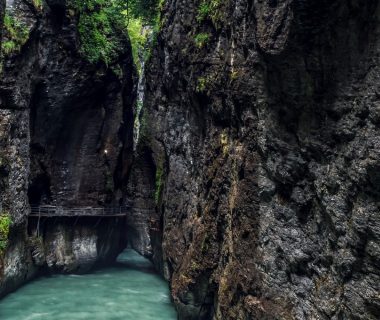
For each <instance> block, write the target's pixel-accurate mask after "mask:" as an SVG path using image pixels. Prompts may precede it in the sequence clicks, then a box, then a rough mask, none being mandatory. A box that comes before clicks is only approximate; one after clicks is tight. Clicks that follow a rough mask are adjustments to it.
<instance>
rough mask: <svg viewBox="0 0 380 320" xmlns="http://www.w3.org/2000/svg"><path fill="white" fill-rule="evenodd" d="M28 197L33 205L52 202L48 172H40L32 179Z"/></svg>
mask: <svg viewBox="0 0 380 320" xmlns="http://www.w3.org/2000/svg"><path fill="white" fill-rule="evenodd" d="M28 198H29V204H30V205H32V206H38V205H40V204H46V203H50V201H51V192H50V178H49V176H48V175H47V174H46V173H41V174H38V175H37V176H36V177H35V178H33V179H32V181H31V183H30V185H29V188H28Z"/></svg>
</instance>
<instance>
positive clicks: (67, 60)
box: [0, 0, 135, 292]
mask: <svg viewBox="0 0 380 320" xmlns="http://www.w3.org/2000/svg"><path fill="white" fill-rule="evenodd" d="M68 3H69V2H67V1H46V2H43V5H42V6H41V7H40V6H38V5H36V3H35V2H33V1H27V0H25V1H24V0H15V1H8V2H7V7H6V11H7V14H8V15H10V16H12V17H14V18H13V19H17V20H16V21H17V24H20V25H22V30H20V33H21V32H22V33H23V34H26V36H24V38H25V39H24V41H23V43H22V44H20V48H18V50H13V51H10V52H5V50H4V57H3V59H2V64H3V70H2V74H1V80H0V187H1V189H0V209H1V211H2V212H1V213H3V212H7V213H9V214H10V216H11V219H12V227H11V232H10V233H11V234H10V241H9V242H10V243H11V245H10V246H9V248H8V250H7V253H6V255H5V258H4V263H3V264H4V277H1V276H0V279H1V278H2V280H0V292H2V291H4V290H6V291H8V290H11V289H13V288H14V287H15V286H16V285H17V284H18V283H20V282H22V281H24V280H25V279H26V278H28V277H29V276H31V273H33V272H32V271H33V270H34V271H35V270H36V269H37V267H38V266H41V265H46V266H47V267H48V268H50V269H51V270H53V271H60V272H71V271H87V270H88V269H89V268H90V267H92V266H94V265H95V264H99V263H104V262H105V261H110V260H112V259H113V258H114V257H115V256H116V255H117V254H118V253H119V252H120V250H121V249H122V248H123V246H125V241H124V240H125V236H124V234H123V233H125V230H124V226H125V224H124V221H121V220H120V219H118V218H114V219H113V218H109V219H108V218H107V219H101V220H98V219H95V218H88V219H79V220H78V221H76V220H75V219H71V220H70V219H61V220H62V221H61V220H60V221H59V223H56V224H53V223H52V222H49V221H44V224H43V225H41V234H42V235H43V241H44V243H42V244H40V245H39V244H38V241H37V242H36V241H35V239H33V238H31V239H28V237H29V236H31V235H35V234H34V233H35V227H36V225H35V223H33V222H30V223H29V235H28V234H27V227H26V225H27V215H28V214H29V212H30V207H29V205H46V204H48V205H58V206H66V207H81V206H95V207H100V206H106V205H112V206H119V205H122V202H121V201H122V199H121V191H118V190H119V189H120V186H121V179H122V175H123V174H125V172H127V171H128V163H129V162H130V161H131V157H132V152H131V150H132V149H131V148H132V142H128V141H131V140H132V138H130V137H132V123H133V117H132V107H131V105H132V101H133V99H134V94H133V92H134V82H135V80H134V78H135V72H134V66H133V62H132V56H131V51H130V44H129V40H128V38H127V36H126V35H123V34H119V35H118V37H120V39H119V41H120V42H121V43H122V46H121V49H120V50H119V52H118V56H117V57H116V58H115V59H114V60H112V61H108V65H106V64H105V63H102V62H98V63H90V62H88V61H87V59H86V57H85V56H84V55H83V52H82V51H81V47H80V39H79V31H78V15H77V14H76V12H75V11H74V10H72V9H71V8H70V7H69V5H68ZM16 26H17V25H16ZM4 36H5V32H4ZM3 47H4V46H3ZM121 168H123V170H124V171H123V172H122V170H121ZM53 247H54V248H53ZM16 283H17V284H16Z"/></svg>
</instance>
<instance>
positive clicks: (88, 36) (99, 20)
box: [71, 0, 126, 65]
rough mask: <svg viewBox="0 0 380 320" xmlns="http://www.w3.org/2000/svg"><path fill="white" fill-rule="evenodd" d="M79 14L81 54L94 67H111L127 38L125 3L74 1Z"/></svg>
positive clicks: (117, 0)
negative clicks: (102, 64)
mask: <svg viewBox="0 0 380 320" xmlns="http://www.w3.org/2000/svg"><path fill="white" fill-rule="evenodd" d="M71 6H72V7H73V8H74V9H75V11H76V12H77V13H78V14H79V25H78V28H79V35H80V41H81V52H82V54H83V55H84V56H85V57H86V58H87V60H88V61H90V62H91V63H97V62H100V61H103V62H104V63H105V64H107V65H109V64H111V63H112V62H113V61H115V60H116V59H117V57H118V55H119V54H120V52H121V51H122V49H123V46H124V44H123V40H124V38H125V36H126V28H125V19H124V16H123V14H122V11H123V10H124V5H123V1H120V0H112V1H106V0H72V2H71Z"/></svg>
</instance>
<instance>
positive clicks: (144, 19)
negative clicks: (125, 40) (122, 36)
mask: <svg viewBox="0 0 380 320" xmlns="http://www.w3.org/2000/svg"><path fill="white" fill-rule="evenodd" d="M162 3H163V0H129V1H128V6H127V9H126V10H124V11H123V14H124V15H125V17H126V20H127V28H128V34H129V39H130V41H131V46H132V55H133V61H134V62H135V65H136V67H137V70H138V71H139V73H140V72H141V61H142V60H145V61H146V60H147V59H149V57H150V49H151V45H152V44H153V43H152V42H153V41H151V42H150V43H148V42H149V39H150V38H151V37H152V38H153V39H155V37H156V35H157V33H158V31H159V29H160V21H161V15H160V12H161V7H162Z"/></svg>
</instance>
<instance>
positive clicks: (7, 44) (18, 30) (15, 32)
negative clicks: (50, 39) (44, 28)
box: [1, 13, 29, 55]
mask: <svg viewBox="0 0 380 320" xmlns="http://www.w3.org/2000/svg"><path fill="white" fill-rule="evenodd" d="M28 38H29V31H28V29H27V27H26V26H25V25H24V24H23V23H22V22H21V21H19V20H18V19H17V18H16V17H14V16H12V15H10V14H9V13H6V14H5V15H4V40H3V42H2V43H1V49H2V51H3V53H4V54H5V55H10V54H12V53H15V52H18V51H20V50H21V47H22V46H23V45H24V44H25V43H26V41H27V40H28Z"/></svg>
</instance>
